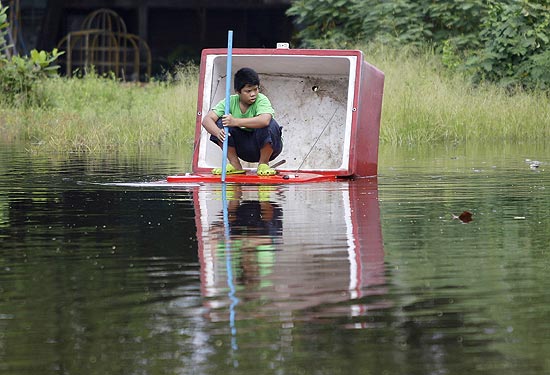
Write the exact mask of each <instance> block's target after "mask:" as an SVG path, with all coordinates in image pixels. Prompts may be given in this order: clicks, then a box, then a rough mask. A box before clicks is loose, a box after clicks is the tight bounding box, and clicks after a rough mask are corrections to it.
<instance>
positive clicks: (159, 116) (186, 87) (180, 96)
mask: <svg viewBox="0 0 550 375" xmlns="http://www.w3.org/2000/svg"><path fill="white" fill-rule="evenodd" d="M43 85H44V86H43V87H42V89H44V90H46V91H47V93H48V102H49V103H48V105H47V106H44V107H40V108H26V109H25V108H3V109H1V110H0V132H1V129H2V127H3V128H4V133H5V134H4V137H3V138H11V139H20V140H23V141H26V142H29V144H30V147H32V148H33V149H38V148H42V149H47V150H56V151H86V152H96V151H103V150H120V149H129V148H136V147H148V146H156V145H160V144H172V145H186V146H189V147H191V144H192V141H193V135H194V131H195V119H196V104H197V87H198V69H197V68H196V67H193V66H185V67H180V68H178V69H177V70H176V72H175V73H174V74H173V75H171V76H170V77H169V79H168V80H167V81H163V82H159V81H158V82H153V83H150V84H147V85H138V84H132V83H121V82H119V81H116V80H113V79H106V78H100V77H98V76H97V75H94V74H89V75H86V76H84V77H83V78H81V79H75V78H55V79H49V80H46V81H44V83H43Z"/></svg>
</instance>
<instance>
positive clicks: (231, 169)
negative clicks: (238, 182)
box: [210, 164, 246, 175]
mask: <svg viewBox="0 0 550 375" xmlns="http://www.w3.org/2000/svg"><path fill="white" fill-rule="evenodd" d="M210 173H212V174H215V175H220V174H222V169H221V168H214V169H212V171H211V172H210ZM243 173H246V171H245V170H242V169H235V167H234V166H232V165H231V164H227V167H226V168H225V174H243Z"/></svg>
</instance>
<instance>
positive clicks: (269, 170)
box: [256, 164, 277, 176]
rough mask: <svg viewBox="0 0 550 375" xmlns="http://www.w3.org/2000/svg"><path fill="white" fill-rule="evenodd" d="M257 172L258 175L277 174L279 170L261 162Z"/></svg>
mask: <svg viewBox="0 0 550 375" xmlns="http://www.w3.org/2000/svg"><path fill="white" fill-rule="evenodd" d="M256 173H257V174H258V176H274V175H275V174H277V171H276V170H275V169H273V168H269V165H267V164H259V165H258V170H257V171H256Z"/></svg>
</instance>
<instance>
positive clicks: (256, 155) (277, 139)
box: [210, 117, 283, 163]
mask: <svg viewBox="0 0 550 375" xmlns="http://www.w3.org/2000/svg"><path fill="white" fill-rule="evenodd" d="M216 125H218V128H220V129H221V128H223V123H222V118H221V117H220V118H219V119H218V121H216ZM228 129H229V132H230V133H231V136H230V137H229V138H228V139H227V142H228V145H229V147H235V149H236V150H237V156H238V157H239V159H241V160H244V161H247V162H249V163H257V162H258V161H259V160H260V149H261V148H262V147H264V146H265V145H266V144H267V143H271V147H272V148H273V154H272V155H271V158H270V159H269V160H273V159H275V158H276V157H277V156H279V154H280V153H281V151H282V150H283V141H282V138H281V136H282V129H283V128H282V127H281V126H279V124H278V123H277V121H275V119H273V118H272V119H271V121H270V122H269V125H268V126H266V127H265V128H259V129H251V130H252V131H250V129H241V128H228ZM210 140H211V141H212V142H214V143H216V144H218V142H219V140H218V138H217V137H214V136H213V135H211V136H210Z"/></svg>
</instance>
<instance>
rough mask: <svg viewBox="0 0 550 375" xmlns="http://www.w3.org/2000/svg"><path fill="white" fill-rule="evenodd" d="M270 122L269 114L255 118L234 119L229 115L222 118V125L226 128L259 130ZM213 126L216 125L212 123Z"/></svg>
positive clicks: (262, 114)
mask: <svg viewBox="0 0 550 375" xmlns="http://www.w3.org/2000/svg"><path fill="white" fill-rule="evenodd" d="M270 121H271V114H270V113H261V114H259V115H258V116H256V117H250V118H236V117H233V116H231V115H224V116H222V122H223V125H224V126H228V127H241V128H250V129H259V128H265V127H266V126H268V125H269V122H270ZM214 125H216V124H215V123H214Z"/></svg>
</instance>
